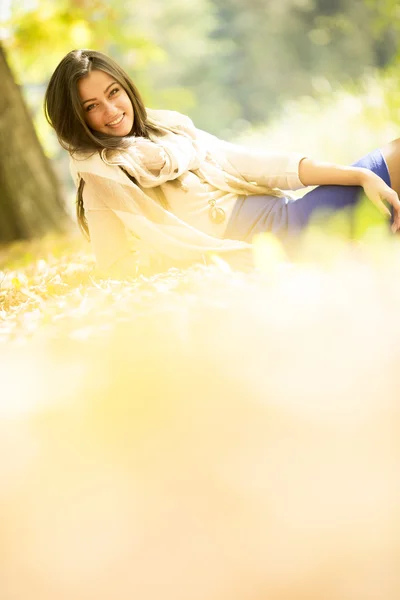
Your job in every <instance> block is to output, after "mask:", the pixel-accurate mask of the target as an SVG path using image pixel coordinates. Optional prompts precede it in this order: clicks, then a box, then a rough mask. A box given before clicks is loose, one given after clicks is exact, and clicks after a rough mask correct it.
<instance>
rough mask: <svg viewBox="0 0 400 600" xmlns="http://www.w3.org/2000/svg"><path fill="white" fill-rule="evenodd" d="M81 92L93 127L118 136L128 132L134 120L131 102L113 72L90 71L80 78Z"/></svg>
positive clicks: (79, 87) (91, 127) (83, 104)
mask: <svg viewBox="0 0 400 600" xmlns="http://www.w3.org/2000/svg"><path fill="white" fill-rule="evenodd" d="M78 93H79V97H80V99H81V103H82V108H83V112H84V115H85V121H86V123H87V124H88V126H89V127H90V129H92V130H93V131H98V132H99V133H106V134H108V135H115V136H118V137H122V136H124V135H128V134H129V132H130V131H131V129H132V126H133V121H134V114H133V107H132V103H131V101H130V99H129V96H128V94H127V93H126V91H125V89H124V88H123V87H122V86H121V85H120V84H119V83H117V81H116V80H115V79H114V78H113V77H112V76H111V75H108V73H105V72H104V71H98V70H96V71H95V70H93V71H91V72H90V73H89V74H88V75H86V76H85V77H82V78H81V79H80V80H79V81H78Z"/></svg>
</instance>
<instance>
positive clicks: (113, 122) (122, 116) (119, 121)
mask: <svg viewBox="0 0 400 600" xmlns="http://www.w3.org/2000/svg"><path fill="white" fill-rule="evenodd" d="M124 116H125V113H123V114H122V115H121V116H120V117H118V119H115V121H111V122H110V123H107V125H119V124H120V123H121V121H122V119H123V118H124Z"/></svg>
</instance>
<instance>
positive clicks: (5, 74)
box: [0, 45, 68, 243]
mask: <svg viewBox="0 0 400 600" xmlns="http://www.w3.org/2000/svg"><path fill="white" fill-rule="evenodd" d="M0 81H1V83H2V93H1V94H0V154H1V155H0V243H5V242H11V241H14V240H20V239H30V238H33V237H40V236H41V235H43V234H44V233H46V232H48V231H50V230H53V231H54V230H56V231H62V230H63V229H65V225H66V222H67V220H68V217H67V215H66V212H65V209H64V202H63V199H62V196H61V191H60V187H59V185H58V182H57V180H56V177H55V175H54V173H53V171H52V168H51V165H50V161H49V160H48V159H47V157H46V156H45V154H44V152H43V149H42V147H41V144H40V142H39V139H38V137H37V135H36V132H35V129H34V126H33V123H32V119H31V116H30V114H29V111H28V108H27V106H26V104H25V102H24V99H23V97H22V93H21V90H20V88H19V86H18V85H17V84H16V82H15V81H14V78H13V75H12V73H11V70H10V68H9V66H8V64H7V61H6V57H5V53H4V50H3V48H2V47H1V45H0Z"/></svg>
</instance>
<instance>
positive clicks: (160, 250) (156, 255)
mask: <svg viewBox="0 0 400 600" xmlns="http://www.w3.org/2000/svg"><path fill="white" fill-rule="evenodd" d="M147 112H148V116H149V119H150V120H151V121H152V122H153V123H154V124H156V125H157V127H158V128H160V129H161V130H162V135H158V136H156V135H151V136H150V139H145V138H132V144H131V146H130V148H129V149H128V150H124V151H110V150H107V151H106V150H103V151H102V152H101V155H100V154H99V153H96V154H93V155H92V156H89V157H87V156H84V155H80V156H75V157H73V158H72V157H71V173H72V175H73V177H74V180H75V183H76V185H77V186H78V185H79V182H80V179H81V178H82V179H84V181H85V186H84V191H83V200H84V208H85V214H86V218H87V221H88V225H89V231H90V236H91V242H92V246H93V250H94V252H95V255H96V260H97V265H98V267H99V268H100V269H101V270H110V269H111V270H112V269H113V268H116V269H117V270H118V267H121V270H122V272H126V273H129V272H132V274H134V273H135V272H137V269H136V265H137V264H139V268H140V267H143V266H148V265H152V266H153V268H154V266H156V268H166V267H168V266H170V265H173V264H176V265H178V266H182V265H187V264H190V263H193V262H197V261H201V262H209V261H210V259H211V260H212V256H213V255H218V256H220V257H222V258H223V259H224V260H225V261H227V262H229V263H231V264H232V265H233V266H237V267H239V268H246V266H251V245H249V244H247V243H245V242H239V241H235V240H225V239H221V238H219V237H215V236H213V235H208V234H206V233H204V232H203V231H200V230H199V229H197V228H196V227H194V226H193V225H189V224H188V223H187V222H185V221H183V220H182V219H180V218H178V217H177V216H176V215H174V214H173V213H172V212H170V211H169V210H166V209H164V208H163V207H162V206H161V204H160V202H159V200H160V194H161V195H162V194H163V184H166V183H167V182H169V184H171V182H173V183H174V184H175V186H176V190H177V193H178V191H181V189H182V188H183V189H187V192H188V194H189V195H190V187H188V186H187V184H186V181H190V180H193V174H194V175H195V176H196V177H198V178H200V179H201V180H202V181H204V182H206V183H207V184H209V186H210V188H209V189H213V190H215V191H217V192H219V191H224V192H225V193H226V194H231V195H232V198H237V197H238V196H239V195H254V194H269V195H271V194H272V195H276V196H282V195H283V194H282V192H281V189H291V190H294V189H298V188H300V187H304V186H303V185H302V183H301V181H300V180H299V177H298V167H299V163H300V160H301V159H302V158H304V155H302V154H288V155H282V154H281V155H278V154H269V153H265V152H260V151H254V150H249V149H246V148H243V147H240V146H237V145H234V144H230V143H228V142H224V141H222V140H219V139H218V138H216V137H215V136H212V135H210V134H208V133H206V132H203V131H200V130H198V129H196V128H195V126H194V125H193V123H192V121H191V120H190V119H189V118H188V117H186V116H184V115H181V114H179V113H176V112H173V111H163V110H151V109H148V111H147ZM120 166H121V167H123V168H124V169H125V170H126V171H127V172H128V173H129V174H130V175H131V176H132V177H133V178H134V180H135V182H136V183H135V182H133V181H132V180H131V179H129V177H127V175H126V174H125V173H124V172H123V170H122V169H121V168H119V167H120ZM189 174H190V176H191V179H190V178H189ZM170 188H171V185H169V193H171V192H170ZM216 197H217V196H216ZM207 201H208V198H205V202H207ZM217 205H218V201H217ZM130 234H131V236H130Z"/></svg>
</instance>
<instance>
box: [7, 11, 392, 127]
mask: <svg viewBox="0 0 400 600" xmlns="http://www.w3.org/2000/svg"><path fill="white" fill-rule="evenodd" d="M24 5H25V6H24ZM32 6H34V7H35V8H32V9H27V8H26V4H25V3H23V2H21V1H19V2H14V3H13V5H12V8H13V14H12V21H11V23H10V32H11V35H10V37H9V38H8V39H7V40H5V43H6V46H7V48H8V50H9V59H10V61H11V64H12V66H13V68H14V72H15V73H16V75H17V77H18V79H19V81H20V82H21V83H23V84H24V86H25V89H27V90H29V93H28V94H27V95H28V97H30V96H31V95H32V90H33V91H34V90H35V89H37V86H39V89H40V90H41V92H42V93H43V87H44V85H45V83H46V80H47V79H48V77H49V76H50V74H51V72H52V71H53V69H54V67H55V65H56V64H57V63H58V61H59V60H60V59H61V57H62V56H63V55H64V54H65V53H66V52H68V51H69V50H71V49H72V48H75V47H93V48H97V49H99V50H102V51H104V52H106V53H109V54H111V55H112V56H114V57H115V58H116V59H117V60H118V61H119V62H120V63H121V64H122V66H123V67H124V68H125V69H126V70H127V71H128V72H129V73H130V74H131V76H132V77H133V79H134V80H135V82H136V83H137V85H138V87H139V89H140V90H141V91H142V93H143V96H144V98H145V101H146V102H147V104H148V105H149V106H158V107H163V108H174V109H177V110H180V111H183V112H187V113H189V114H190V115H191V116H192V117H193V118H194V120H195V122H196V124H197V125H198V126H199V127H201V128H205V129H209V130H210V131H213V132H215V133H219V134H221V135H226V134H227V133H229V131H231V132H232V134H233V135H234V134H235V132H237V131H240V130H241V129H243V127H245V126H246V122H251V123H262V122H265V120H266V119H267V118H271V117H272V116H274V115H277V114H279V112H280V110H281V108H282V104H285V103H286V102H287V101H288V100H291V99H293V98H296V97H299V96H303V95H311V96H313V97H317V98H318V97H319V96H320V95H321V93H322V94H324V93H325V92H330V91H331V90H334V89H335V88H336V87H337V86H338V84H345V85H349V84H351V83H352V82H353V81H355V82H356V81H358V80H359V78H360V77H361V76H362V75H363V74H364V73H365V72H367V71H368V70H371V69H372V70H373V69H376V68H383V67H386V66H388V65H389V64H390V63H391V62H392V61H395V60H396V56H397V53H398V44H397V39H398V37H397V34H398V28H399V26H398V24H397V23H398V22H399V21H400V20H399V19H398V18H397V17H396V15H398V7H397V3H396V2H395V1H394V0H385V1H384V2H380V3H375V2H372V0H354V1H353V2H350V3H348V2H345V1H344V0H336V1H335V2H331V1H329V2H328V1H325V0H281V1H280V2H272V1H270V2H262V1H259V0H251V1H250V2H249V1H248V0H199V1H198V2H196V3H188V2H183V1H182V0H173V1H172V0H171V1H169V2H166V3H164V2H161V0H148V1H146V2H145V3H142V2H139V1H138V0H134V1H133V2H130V3H126V2H124V1H123V0H114V1H113V2H112V3H106V2H104V0H60V2H57V3H55V2H53V1H52V0H38V2H37V3H35V4H33V5H32ZM31 104H32V106H33V107H35V106H37V103H36V101H35V100H33V101H32V102H31ZM36 110H37V109H36ZM38 125H39V127H40V128H41V129H43V125H42V124H40V123H39V121H38ZM43 137H44V136H43Z"/></svg>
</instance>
